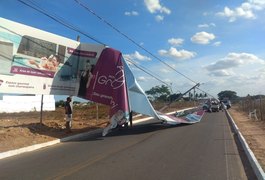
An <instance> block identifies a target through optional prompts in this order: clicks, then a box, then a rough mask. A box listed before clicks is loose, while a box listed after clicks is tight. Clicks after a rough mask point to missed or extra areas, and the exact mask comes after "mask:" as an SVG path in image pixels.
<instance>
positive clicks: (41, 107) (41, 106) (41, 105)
mask: <svg viewBox="0 0 265 180" xmlns="http://www.w3.org/2000/svg"><path fill="white" fill-rule="evenodd" d="M42 113H43V94H42V95H41V104H40V123H41V124H42Z"/></svg>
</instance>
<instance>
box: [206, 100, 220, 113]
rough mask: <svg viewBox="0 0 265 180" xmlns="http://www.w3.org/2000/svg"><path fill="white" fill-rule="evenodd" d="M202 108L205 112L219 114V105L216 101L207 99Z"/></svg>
mask: <svg viewBox="0 0 265 180" xmlns="http://www.w3.org/2000/svg"><path fill="white" fill-rule="evenodd" d="M202 108H203V110H205V111H207V112H219V110H220V103H219V101H218V100H216V99H208V100H207V101H205V102H204V104H203V106H202Z"/></svg>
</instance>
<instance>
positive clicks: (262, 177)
mask: <svg viewBox="0 0 265 180" xmlns="http://www.w3.org/2000/svg"><path fill="white" fill-rule="evenodd" d="M226 115H227V116H228V119H229V120H230V122H231V124H232V126H233V129H234V130H235V132H236V134H237V136H238V138H239V141H240V143H241V145H242V147H243V149H244V151H245V153H246V155H247V158H248V160H249V162H250V165H251V167H252V168H253V170H254V172H255V174H256V176H257V178H258V179H259V180H265V173H264V171H263V169H262V167H261V166H260V164H259V162H258V160H257V158H256V157H255V155H254V153H253V151H252V150H251V149H250V147H249V146H248V144H247V141H246V140H245V138H244V136H243V135H242V133H241V132H240V130H239V128H238V127H237V125H236V123H235V121H234V119H233V118H232V116H231V115H230V113H229V112H228V110H226Z"/></svg>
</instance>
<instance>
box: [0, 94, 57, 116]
mask: <svg viewBox="0 0 265 180" xmlns="http://www.w3.org/2000/svg"><path fill="white" fill-rule="evenodd" d="M40 109H41V95H35V96H34V95H33V96H30V95H23V96H18V95H16V96H14V95H0V113H4V112H5V113H12V112H30V111H40ZM54 110H55V99H54V95H44V96H43V111H54Z"/></svg>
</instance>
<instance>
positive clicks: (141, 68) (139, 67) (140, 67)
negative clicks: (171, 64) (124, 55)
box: [125, 59, 171, 87]
mask: <svg viewBox="0 0 265 180" xmlns="http://www.w3.org/2000/svg"><path fill="white" fill-rule="evenodd" d="M125 60H126V61H128V62H130V63H132V64H133V65H134V66H135V67H137V68H138V69H140V70H142V71H143V72H145V73H146V74H148V75H150V76H151V77H153V78H155V79H156V80H158V81H160V82H161V83H163V84H165V85H167V86H169V87H171V86H170V85H169V84H167V83H166V82H164V81H163V80H161V79H159V78H158V77H156V76H154V75H153V74H151V73H150V72H148V71H147V70H145V69H144V68H143V67H142V66H140V65H137V64H136V63H135V62H133V61H132V60H130V59H125Z"/></svg>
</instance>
